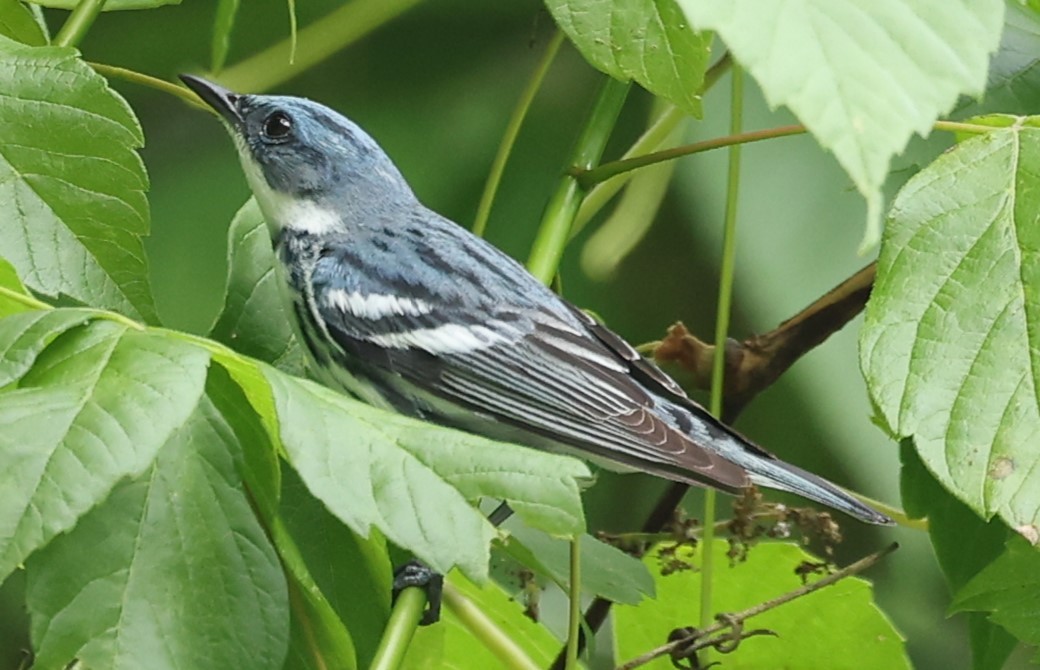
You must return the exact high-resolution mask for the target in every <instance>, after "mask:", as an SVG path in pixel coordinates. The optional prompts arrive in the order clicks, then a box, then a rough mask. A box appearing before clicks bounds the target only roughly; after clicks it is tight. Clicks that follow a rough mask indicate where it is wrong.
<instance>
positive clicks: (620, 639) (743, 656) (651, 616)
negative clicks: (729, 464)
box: [613, 540, 911, 670]
mask: <svg viewBox="0 0 1040 670" xmlns="http://www.w3.org/2000/svg"><path fill="white" fill-rule="evenodd" d="M700 550H701V546H700V545H699V546H698V547H697V549H696V551H689V550H680V551H681V552H682V553H681V554H680V556H682V557H683V558H684V559H686V560H690V561H692V562H693V563H694V564H699V562H700V558H699V553H700ZM728 550H729V544H728V543H727V542H726V541H725V540H716V541H715V545H714V552H715V557H714V558H715V566H716V568H715V572H714V574H713V575H712V604H713V607H714V609H715V612H738V611H740V610H743V609H746V608H748V607H751V606H753V605H757V604H759V603H762V602H765V601H766V600H769V599H771V598H775V597H778V596H780V595H783V594H784V593H787V592H789V591H793V590H795V589H797V588H800V587H801V586H802V581H801V579H800V578H799V577H798V576H797V575H796V574H795V568H796V567H798V566H799V565H800V564H801V563H803V562H805V561H810V562H818V561H819V559H818V558H816V557H815V556H813V555H812V554H809V553H806V552H805V551H804V550H803V549H801V548H800V547H798V546H796V545H793V544H786V543H767V544H760V545H758V546H755V547H754V548H752V550H751V552H750V553H749V555H748V559H747V561H745V562H741V563H737V564H736V565H734V566H733V567H728V568H727V567H726V566H727V564H728V563H729V559H728V558H727V556H726V552H727V551H728ZM644 561H645V562H646V564H647V566H648V567H649V568H650V569H651V571H653V572H655V577H654V578H655V580H656V581H657V593H658V596H657V599H656V600H646V601H644V602H643V603H642V604H640V605H639V606H638V607H632V606H630V605H618V606H616V607H615V608H614V612H613V614H614V639H615V645H616V658H617V659H618V661H619V662H621V661H628V660H629V659H631V658H634V657H636V656H639V655H640V654H643V653H645V652H647V651H649V650H650V649H653V648H654V647H659V646H661V645H662V644H664V643H666V642H667V641H668V634H669V633H670V632H671V631H672V630H673V629H675V628H680V627H684V626H697V625H699V622H700V611H699V610H700V584H701V574H700V573H699V572H695V571H692V570H686V571H681V572H675V573H673V574H671V575H669V576H661V575H658V574H656V572H657V567H658V566H657V558H656V556H655V552H653V551H651V552H650V553H649V554H647V556H646V558H644ZM810 579H812V578H810ZM757 628H766V629H769V630H772V631H775V632H776V633H777V634H778V635H779V639H777V638H774V637H761V636H760V637H752V638H749V639H746V640H744V641H742V642H741V643H740V647H739V648H738V649H737V650H736V651H735V652H733V653H731V654H727V655H726V656H725V661H724V665H725V667H726V668H727V669H730V668H732V669H734V670H739V669H740V668H749V669H750V668H754V669H756V670H757V669H759V668H776V667H785V668H819V667H826V668H828V670H846V669H847V670H858V669H859V668H885V669H886V670H895V669H897V668H910V667H911V666H910V660H909V659H908V658H907V656H906V650H905V649H904V646H903V640H902V636H900V634H899V631H897V630H896V629H895V627H894V626H893V625H892V623H891V622H890V621H889V620H888V618H887V617H885V615H884V614H883V613H882V612H881V610H879V609H878V608H877V606H876V605H875V604H874V601H873V593H872V588H871V585H870V582H868V581H867V580H865V579H862V578H860V577H849V578H846V579H843V580H841V581H840V582H838V583H837V584H834V585H832V586H828V587H826V588H823V589H821V590H819V591H816V592H814V593H811V594H809V595H807V596H804V597H802V598H797V599H795V600H793V601H791V602H788V603H785V604H783V605H781V606H779V607H777V608H775V609H772V610H769V611H767V612H765V613H763V614H760V615H758V616H756V617H753V618H751V619H749V620H748V621H747V624H746V629H757ZM779 659H782V663H781V662H780V660H779ZM821 663H822V665H821ZM643 667H644V668H646V669H647V670H655V669H657V670H664V669H666V668H671V667H672V666H671V663H670V661H669V660H668V658H667V657H665V658H659V659H657V660H655V661H653V662H651V663H648V664H647V665H645V666H643Z"/></svg>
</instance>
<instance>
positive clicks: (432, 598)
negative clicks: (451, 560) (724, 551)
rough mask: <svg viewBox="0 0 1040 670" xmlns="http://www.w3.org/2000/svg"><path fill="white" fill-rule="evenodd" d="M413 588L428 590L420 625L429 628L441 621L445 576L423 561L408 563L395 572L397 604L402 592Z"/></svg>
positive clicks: (395, 597)
mask: <svg viewBox="0 0 1040 670" xmlns="http://www.w3.org/2000/svg"><path fill="white" fill-rule="evenodd" d="M411 586H418V587H419V588H422V589H425V590H426V609H425V610H423V615H422V619H420V620H419V625H420V626H429V625H430V624H431V623H437V622H438V621H440V618H441V594H442V592H443V591H444V575H442V574H440V573H439V572H434V571H433V570H432V569H431V568H430V567H429V566H428V565H426V564H425V563H423V562H422V561H419V560H413V561H408V562H407V563H405V564H404V565H402V566H401V567H399V568H397V569H396V570H394V588H393V600H394V601H395V602H396V601H397V596H398V595H400V593H401V591H404V590H405V589H406V588H409V587H411Z"/></svg>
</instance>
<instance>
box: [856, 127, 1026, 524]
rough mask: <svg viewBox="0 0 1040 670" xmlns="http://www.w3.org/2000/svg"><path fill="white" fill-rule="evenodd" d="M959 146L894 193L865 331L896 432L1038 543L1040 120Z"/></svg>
mask: <svg viewBox="0 0 1040 670" xmlns="http://www.w3.org/2000/svg"><path fill="white" fill-rule="evenodd" d="M1020 125H1021V127H1011V128H1007V129H1002V130H994V131H993V132H991V133H988V134H985V135H982V136H979V137H976V138H974V139H971V140H967V141H965V142H962V143H960V144H958V145H957V146H956V147H954V148H953V149H952V150H950V151H949V152H947V153H945V154H943V155H942V156H940V157H939V158H938V159H937V160H936V161H935V162H934V163H932V164H931V165H930V166H929V167H927V168H926V169H924V170H922V171H921V172H920V173H918V174H917V175H916V176H914V177H913V178H912V179H911V180H910V181H909V182H907V184H906V186H904V187H903V189H902V190H901V191H900V193H899V195H898V196H896V201H895V203H894V205H893V207H892V212H891V214H890V216H889V220H888V222H887V224H886V227H885V236H884V240H883V242H882V247H881V256H880V258H879V260H878V272H877V281H876V283H875V285H874V290H873V293H872V295H871V299H870V303H869V304H868V307H867V313H866V321H865V324H864V328H863V331H862V335H861V338H860V347H861V363H862V367H863V372H864V375H865V377H866V379H867V384H868V388H869V390H870V393H871V396H872V397H873V399H874V403H875V405H876V406H877V409H878V411H879V412H880V414H881V417H882V418H883V420H884V421H885V422H886V423H887V425H888V427H889V429H890V430H891V431H892V432H893V433H894V434H896V435H898V436H900V437H912V438H913V440H914V445H915V447H916V449H917V452H918V453H919V454H920V456H921V460H922V461H923V462H924V464H925V465H926V466H927V467H928V469H929V471H931V472H932V473H933V474H934V475H935V477H936V478H937V479H938V480H939V481H940V482H941V483H942V485H943V486H944V487H945V488H946V489H947V490H949V491H950V492H952V493H953V495H954V496H956V497H957V498H958V499H960V500H961V501H963V502H964V503H966V504H967V505H968V506H969V507H971V508H972V509H973V510H975V512H976V513H977V514H979V515H980V516H982V517H984V518H989V517H990V516H992V515H993V514H999V515H1000V516H1001V517H1002V518H1003V519H1004V520H1005V521H1006V522H1007V523H1008V525H1010V526H1011V528H1012V529H1014V530H1017V531H1018V532H1020V533H1022V534H1023V536H1025V537H1027V538H1030V539H1031V540H1032V541H1033V542H1036V541H1037V535H1038V531H1037V528H1038V523H1040V478H1038V477H1037V476H1036V475H1035V469H1034V468H1033V465H1032V464H1033V463H1036V462H1037V459H1038V458H1040V442H1038V440H1037V438H1038V436H1040V403H1038V401H1037V391H1036V389H1037V381H1038V370H1040V359H1038V356H1040V353H1038V352H1040V339H1038V338H1040V334H1038V333H1040V321H1038V318H1040V317H1038V315H1040V228H1038V227H1037V226H1036V225H1035V222H1036V221H1037V219H1038V218H1040V190H1038V189H1037V188H1036V175H1037V174H1038V173H1040V129H1038V128H1036V127H1034V121H1032V120H1026V121H1022V122H1021V124H1020Z"/></svg>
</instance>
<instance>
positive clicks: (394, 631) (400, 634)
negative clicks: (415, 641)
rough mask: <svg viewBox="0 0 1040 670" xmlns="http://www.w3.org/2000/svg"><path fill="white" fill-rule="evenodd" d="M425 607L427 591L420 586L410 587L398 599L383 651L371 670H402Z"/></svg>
mask: <svg viewBox="0 0 1040 670" xmlns="http://www.w3.org/2000/svg"><path fill="white" fill-rule="evenodd" d="M425 607H426V591H424V590H423V589H422V588H420V587H418V586H410V587H408V588H406V589H404V590H403V591H401V592H400V593H399V594H398V595H397V600H396V601H394V608H393V609H392V610H391V611H390V619H389V620H388V621H387V622H386V629H385V630H384V631H383V637H382V638H381V639H380V640H379V647H378V648H377V649H376V653H375V656H374V657H373V658H372V664H371V665H370V666H369V668H370V670H396V669H397V668H399V667H401V664H402V663H403V662H404V657H405V654H407V653H408V645H409V643H411V641H412V636H413V635H415V629H416V628H418V627H419V620H420V619H422V614H423V609H424V608H425Z"/></svg>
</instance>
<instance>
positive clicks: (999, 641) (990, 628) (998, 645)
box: [900, 440, 1016, 670]
mask: <svg viewBox="0 0 1040 670" xmlns="http://www.w3.org/2000/svg"><path fill="white" fill-rule="evenodd" d="M900 456H901V459H902V462H903V468H902V470H901V472H900V488H901V489H902V492H903V505H904V507H905V509H906V511H907V513H908V514H910V515H911V516H913V517H914V518H922V517H928V535H929V536H930V538H931V540H932V546H933V547H934V548H935V557H936V558H937V559H938V560H939V567H941V568H942V571H943V574H944V575H945V576H946V581H947V583H948V584H949V585H950V590H951V592H953V593H956V592H957V591H958V590H960V588H961V587H963V586H964V585H965V584H966V583H967V582H968V580H969V579H971V578H972V577H973V576H975V575H976V574H978V573H979V571H981V570H982V569H983V568H985V567H986V566H987V565H989V564H990V563H992V562H993V560H994V559H995V558H997V557H998V556H999V555H1000V554H1001V552H1002V551H1003V546H1004V543H1005V541H1006V540H1007V539H1008V536H1009V534H1010V531H1009V530H1008V528H1007V526H1005V525H1004V524H1003V523H1002V522H1000V521H997V520H994V521H990V522H989V523H986V522H984V521H983V520H982V519H980V518H979V516H978V515H977V514H976V513H975V512H973V511H971V510H970V509H969V508H968V507H967V506H966V505H965V504H964V503H962V502H960V501H959V500H957V499H956V498H954V497H953V496H951V495H950V494H949V493H947V492H946V491H945V490H943V488H942V486H940V484H939V482H937V481H936V480H935V478H934V477H932V475H931V474H930V473H929V472H928V470H927V469H926V468H925V467H924V463H922V462H921V459H920V458H919V457H918V456H917V452H915V451H914V448H913V444H911V443H910V440H904V441H903V444H902V445H900ZM967 618H968V635H969V637H970V639H971V649H972V667H973V668H975V669H976V670H985V669H986V668H1001V667H1003V665H1004V661H1006V660H1007V657H1008V655H1009V654H1010V653H1011V651H1012V650H1013V649H1014V648H1015V645H1016V641H1015V639H1014V638H1013V637H1011V636H1010V635H1009V634H1008V633H1007V631H1005V630H1004V629H1003V628H1001V627H1000V626H997V625H995V624H992V623H990V622H989V621H987V620H986V618H985V616H983V615H982V614H979V613H977V612H971V613H969V614H967Z"/></svg>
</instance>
